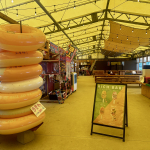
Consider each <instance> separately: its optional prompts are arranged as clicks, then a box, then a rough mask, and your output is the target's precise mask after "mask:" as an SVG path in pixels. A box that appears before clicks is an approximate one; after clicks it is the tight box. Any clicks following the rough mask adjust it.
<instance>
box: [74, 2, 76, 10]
mask: <svg viewBox="0 0 150 150" xmlns="http://www.w3.org/2000/svg"><path fill="white" fill-rule="evenodd" d="M75 2H76V1H74V9H75V8H76V5H75Z"/></svg>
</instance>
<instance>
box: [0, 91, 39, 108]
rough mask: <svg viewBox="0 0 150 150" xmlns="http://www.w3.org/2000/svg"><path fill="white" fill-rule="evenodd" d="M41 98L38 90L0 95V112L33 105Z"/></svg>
mask: <svg viewBox="0 0 150 150" xmlns="http://www.w3.org/2000/svg"><path fill="white" fill-rule="evenodd" d="M41 96H42V91H41V90H40V89H36V90H33V91H29V92H22V93H9V94H8V93H0V110H9V109H16V108H21V107H25V106H28V105H31V104H34V103H36V102H38V100H39V99H40V98H41Z"/></svg>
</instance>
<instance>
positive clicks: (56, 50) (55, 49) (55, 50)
mask: <svg viewBox="0 0 150 150" xmlns="http://www.w3.org/2000/svg"><path fill="white" fill-rule="evenodd" d="M50 52H52V53H54V54H59V48H58V46H57V45H55V44H54V43H52V42H50Z"/></svg>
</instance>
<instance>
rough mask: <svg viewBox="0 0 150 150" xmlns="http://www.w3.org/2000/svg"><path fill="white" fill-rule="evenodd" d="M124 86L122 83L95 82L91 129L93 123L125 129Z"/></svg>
mask: <svg viewBox="0 0 150 150" xmlns="http://www.w3.org/2000/svg"><path fill="white" fill-rule="evenodd" d="M126 86H127V85H123V84H122V85H121V84H101V83H97V84H96V89H95V100H94V106H93V117H92V130H93V124H96V125H102V126H108V127H115V128H119V129H123V130H125V124H126V125H127V95H126V89H127V87H126ZM125 121H126V123H125ZM92 130H91V133H92V132H93V131H92Z"/></svg>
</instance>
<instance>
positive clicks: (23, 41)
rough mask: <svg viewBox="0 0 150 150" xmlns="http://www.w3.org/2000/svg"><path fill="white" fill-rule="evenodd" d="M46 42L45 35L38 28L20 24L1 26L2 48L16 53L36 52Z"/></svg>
mask: <svg viewBox="0 0 150 150" xmlns="http://www.w3.org/2000/svg"><path fill="white" fill-rule="evenodd" d="M45 42H46V38H45V35H44V33H43V32H42V31H41V30H38V29H37V28H33V27H30V26H26V25H22V33H20V25H19V24H7V25H1V26H0V48H1V49H4V50H9V51H15V52H27V51H36V50H37V49H38V48H40V47H42V46H43V45H44V44H45Z"/></svg>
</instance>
